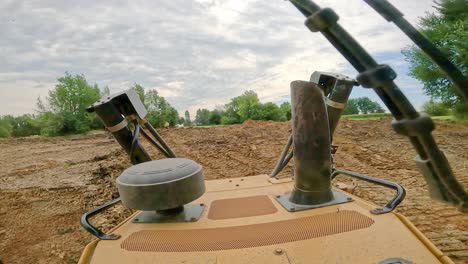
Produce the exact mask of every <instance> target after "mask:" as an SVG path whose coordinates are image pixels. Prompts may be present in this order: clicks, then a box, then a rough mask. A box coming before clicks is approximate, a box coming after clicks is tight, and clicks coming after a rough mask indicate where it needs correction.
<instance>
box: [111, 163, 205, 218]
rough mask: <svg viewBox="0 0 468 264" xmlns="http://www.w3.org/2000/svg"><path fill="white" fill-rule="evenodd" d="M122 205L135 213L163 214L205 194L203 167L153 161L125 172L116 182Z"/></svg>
mask: <svg viewBox="0 0 468 264" xmlns="http://www.w3.org/2000/svg"><path fill="white" fill-rule="evenodd" d="M117 188H118V189H119V193H120V196H121V198H122V203H123V204H124V205H125V206H127V207H129V208H132V209H138V210H146V211H149V210H166V209H171V208H177V207H180V206H183V205H184V204H187V203H190V202H192V201H194V200H196V199H197V198H199V197H200V196H202V195H203V193H204V192H205V182H204V179H203V169H202V166H201V165H200V164H198V163H196V162H195V161H193V160H190V159H185V158H170V159H162V160H153V161H148V162H144V163H140V164H137V165H134V166H132V167H130V168H128V169H126V170H125V171H124V172H122V174H121V175H120V176H119V177H118V178H117Z"/></svg>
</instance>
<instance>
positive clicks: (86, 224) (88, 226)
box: [80, 197, 120, 240]
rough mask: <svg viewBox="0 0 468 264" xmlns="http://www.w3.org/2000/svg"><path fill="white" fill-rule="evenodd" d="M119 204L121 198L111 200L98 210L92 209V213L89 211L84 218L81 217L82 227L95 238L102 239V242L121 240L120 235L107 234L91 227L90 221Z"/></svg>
mask: <svg viewBox="0 0 468 264" xmlns="http://www.w3.org/2000/svg"><path fill="white" fill-rule="evenodd" d="M118 202H120V197H118V198H116V199H114V200H111V201H109V202H107V203H105V204H103V205H101V206H99V207H97V208H94V209H92V210H91V211H88V212H86V213H84V214H83V215H82V216H81V219H80V223H81V226H82V227H83V228H84V229H86V231H88V232H89V233H91V234H92V235H93V236H95V237H97V238H99V239H101V240H116V239H119V238H120V235H118V234H112V233H111V234H106V233H104V232H102V231H101V230H99V229H97V228H96V227H94V226H93V225H91V223H90V222H89V221H88V220H89V218H90V217H92V216H94V215H96V214H98V213H100V212H102V211H104V210H105V209H107V208H109V207H111V206H114V205H116V204H117V203H118Z"/></svg>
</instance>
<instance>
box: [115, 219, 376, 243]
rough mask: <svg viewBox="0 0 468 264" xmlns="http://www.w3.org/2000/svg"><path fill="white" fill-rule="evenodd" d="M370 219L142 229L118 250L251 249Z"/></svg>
mask: <svg viewBox="0 0 468 264" xmlns="http://www.w3.org/2000/svg"><path fill="white" fill-rule="evenodd" d="M373 223H374V220H372V219H371V218H369V217H367V216H365V215H362V214H360V213H358V212H356V211H340V212H334V213H328V214H323V215H318V216H311V217H304V218H298V219H292V220H284V221H278V222H270V223H262V224H253V225H244V226H234V227H222V228H209V229H191V230H143V231H139V232H135V233H133V234H131V235H130V236H129V237H128V238H127V239H125V240H124V241H123V242H122V244H121V247H122V248H123V249H126V250H129V251H145V252H193V251H217V250H227V249H239V248H251V247H260V246H268V245H276V244H281V243H287V242H293V241H300V240H306V239H311V238H316V237H323V236H328V235H333V234H338V233H344V232H349V231H353V230H358V229H363V228H367V227H369V226H371V225H372V224H373Z"/></svg>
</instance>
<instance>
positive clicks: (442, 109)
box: [422, 100, 450, 116]
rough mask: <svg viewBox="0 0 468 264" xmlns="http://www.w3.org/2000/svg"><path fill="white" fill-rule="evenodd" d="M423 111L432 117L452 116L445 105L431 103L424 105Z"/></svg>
mask: <svg viewBox="0 0 468 264" xmlns="http://www.w3.org/2000/svg"><path fill="white" fill-rule="evenodd" d="M422 108H423V111H424V112H425V113H427V114H429V115H431V116H445V115H449V114H450V109H449V108H448V107H447V106H446V105H444V104H443V103H438V102H434V101H432V100H431V101H429V102H426V103H424V104H423V106H422Z"/></svg>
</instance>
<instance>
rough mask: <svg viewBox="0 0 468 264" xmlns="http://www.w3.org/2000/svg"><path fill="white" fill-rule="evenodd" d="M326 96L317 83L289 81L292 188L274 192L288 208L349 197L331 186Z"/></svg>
mask: <svg viewBox="0 0 468 264" xmlns="http://www.w3.org/2000/svg"><path fill="white" fill-rule="evenodd" d="M325 100H326V97H325V95H324V91H323V90H322V89H321V88H320V86H319V85H318V84H315V83H312V82H307V81H294V82H292V83H291V108H292V138H293V140H292V141H293V151H294V189H293V191H292V192H291V193H290V194H287V195H278V196H276V199H277V200H278V201H279V202H280V203H281V204H282V205H283V206H284V207H285V208H286V209H287V210H288V211H300V210H306V209H312V208H317V207H323V206H328V205H333V204H337V203H344V202H347V201H351V198H349V197H347V196H346V195H345V194H343V193H340V192H336V191H333V190H332V188H331V172H332V166H331V164H332V162H331V143H330V141H331V138H330V127H329V119H328V113H327V106H326V103H325V102H326V101H325Z"/></svg>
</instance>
